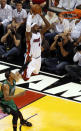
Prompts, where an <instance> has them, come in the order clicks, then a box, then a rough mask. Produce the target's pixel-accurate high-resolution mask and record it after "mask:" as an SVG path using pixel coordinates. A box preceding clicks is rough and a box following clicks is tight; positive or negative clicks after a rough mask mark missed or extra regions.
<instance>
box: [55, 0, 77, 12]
mask: <svg viewBox="0 0 81 131" xmlns="http://www.w3.org/2000/svg"><path fill="white" fill-rule="evenodd" d="M76 4H77V0H59V4H58V6H57V7H59V8H63V9H68V10H70V9H75V8H76Z"/></svg>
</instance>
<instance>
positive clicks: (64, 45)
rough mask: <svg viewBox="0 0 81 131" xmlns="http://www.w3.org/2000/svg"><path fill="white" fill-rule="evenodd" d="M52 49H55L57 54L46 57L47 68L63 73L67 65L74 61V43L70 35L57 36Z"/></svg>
mask: <svg viewBox="0 0 81 131" xmlns="http://www.w3.org/2000/svg"><path fill="white" fill-rule="evenodd" d="M50 50H54V51H55V52H56V56H54V58H47V59H45V70H47V71H50V72H52V73H53V72H54V73H63V71H65V66H66V65H68V64H69V63H72V62H73V61H72V59H73V43H72V42H71V40H70V37H69V35H65V36H56V37H55V41H54V43H53V44H52V45H51V47H50Z"/></svg>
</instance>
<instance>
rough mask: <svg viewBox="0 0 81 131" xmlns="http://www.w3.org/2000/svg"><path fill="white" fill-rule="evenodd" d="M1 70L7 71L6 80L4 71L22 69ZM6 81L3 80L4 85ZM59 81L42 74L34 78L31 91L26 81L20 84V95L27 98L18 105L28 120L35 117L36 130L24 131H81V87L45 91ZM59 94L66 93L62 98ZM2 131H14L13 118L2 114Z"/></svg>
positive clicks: (26, 129)
mask: <svg viewBox="0 0 81 131" xmlns="http://www.w3.org/2000/svg"><path fill="white" fill-rule="evenodd" d="M1 66H3V67H2V68H0V71H1V74H0V75H2V77H3V80H4V79H5V78H4V71H3V70H6V69H8V68H10V67H11V66H13V69H12V70H13V71H15V70H17V69H18V68H19V67H17V66H14V65H10V64H8V63H2V62H1V63H0V67H1ZM2 77H0V78H1V81H2ZM58 79H59V76H57V77H56V76H53V75H51V74H46V73H40V75H39V76H32V77H31V79H30V81H29V87H28V85H27V84H28V82H24V81H23V80H22V79H21V80H20V81H19V83H17V87H16V94H19V93H20V92H23V91H25V94H24V95H23V96H21V97H17V98H15V99H14V101H15V103H16V104H17V106H18V108H19V109H20V111H21V112H22V114H23V116H24V118H25V119H27V118H29V117H30V116H33V117H31V118H30V119H29V121H30V122H31V123H32V124H33V126H32V127H25V126H22V128H21V131H81V103H80V98H81V97H80V96H81V93H80V89H81V85H80V84H78V83H67V84H65V85H61V86H59V87H57V88H54V89H53V88H52V89H49V90H47V91H44V92H43V91H42V90H41V89H43V88H46V86H47V85H48V86H49V85H50V88H51V87H52V83H53V82H55V81H57V80H58ZM64 89H65V90H64ZM57 90H59V92H62V93H61V94H60V93H59V92H58V91H57ZM61 90H62V91H61ZM65 91H66V92H65ZM55 92H57V93H55ZM54 93H55V94H54ZM66 94H68V95H66ZM75 96H76V97H75ZM75 100H76V101H75ZM19 126H20V124H19V121H18V130H17V131H19ZM0 131H13V130H12V116H11V115H5V114H3V113H2V112H1V111H0Z"/></svg>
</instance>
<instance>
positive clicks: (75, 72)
mask: <svg viewBox="0 0 81 131" xmlns="http://www.w3.org/2000/svg"><path fill="white" fill-rule="evenodd" d="M76 50H77V51H76V53H75V55H74V57H73V61H74V62H78V64H75V65H67V66H66V67H65V69H66V71H67V72H68V74H69V75H70V76H71V77H72V79H73V80H81V45H79V46H77V47H76Z"/></svg>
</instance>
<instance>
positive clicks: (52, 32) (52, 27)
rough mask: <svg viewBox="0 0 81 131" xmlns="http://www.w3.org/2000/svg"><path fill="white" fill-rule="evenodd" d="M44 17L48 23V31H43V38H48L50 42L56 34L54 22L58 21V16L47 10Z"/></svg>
mask: <svg viewBox="0 0 81 131" xmlns="http://www.w3.org/2000/svg"><path fill="white" fill-rule="evenodd" d="M45 18H46V19H47V20H48V21H49V23H50V28H49V31H48V32H46V33H45V39H46V40H48V42H49V44H51V43H52V42H53V40H54V36H55V35H56V34H57V32H56V31H55V30H56V27H55V24H56V23H58V22H59V19H58V16H57V15H56V13H54V12H51V11H47V14H46V15H45Z"/></svg>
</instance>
